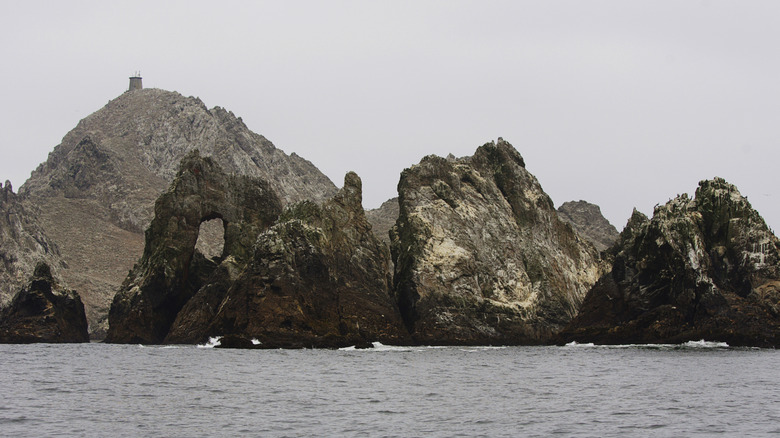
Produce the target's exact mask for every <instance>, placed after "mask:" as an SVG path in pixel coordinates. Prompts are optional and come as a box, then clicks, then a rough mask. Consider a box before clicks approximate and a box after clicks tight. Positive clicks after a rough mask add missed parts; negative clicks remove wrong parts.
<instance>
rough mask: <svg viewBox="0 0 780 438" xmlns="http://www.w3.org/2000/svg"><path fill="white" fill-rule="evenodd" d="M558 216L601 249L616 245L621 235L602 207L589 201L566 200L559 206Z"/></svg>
mask: <svg viewBox="0 0 780 438" xmlns="http://www.w3.org/2000/svg"><path fill="white" fill-rule="evenodd" d="M558 217H559V218H560V219H561V220H562V221H564V222H566V223H568V224H570V225H571V226H572V228H574V231H576V232H577V233H578V234H579V235H580V237H582V238H584V239H585V240H587V241H588V242H590V243H592V244H593V246H595V247H596V249H598V250H599V251H606V250H607V248H609V247H611V246H612V245H614V244H615V242H617V239H618V236H619V235H620V233H618V230H617V229H616V228H615V227H614V226H613V225H612V224H610V223H609V221H608V220H607V218H605V217H604V216H603V215H602V214H601V208H599V206H598V205H595V204H591V203H589V202H585V201H576V202H575V201H569V202H564V203H563V204H562V205H561V206H560V207H558Z"/></svg>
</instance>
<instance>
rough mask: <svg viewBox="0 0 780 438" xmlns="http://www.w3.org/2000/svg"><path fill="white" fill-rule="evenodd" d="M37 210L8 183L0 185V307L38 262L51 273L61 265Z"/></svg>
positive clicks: (26, 280)
mask: <svg viewBox="0 0 780 438" xmlns="http://www.w3.org/2000/svg"><path fill="white" fill-rule="evenodd" d="M39 215H40V212H39V211H38V209H37V208H35V206H34V205H30V204H29V203H26V202H24V199H22V198H21V197H19V196H18V195H17V194H16V193H14V191H13V188H12V187H11V183H10V182H9V181H6V182H5V186H2V187H0V308H2V307H4V306H6V305H8V304H9V303H10V302H11V298H13V296H14V295H15V294H16V293H18V292H19V291H20V290H22V288H23V287H24V286H25V285H26V283H27V282H28V281H29V278H30V276H31V275H32V274H33V272H34V270H35V266H36V264H37V263H38V262H41V261H43V262H46V263H47V264H48V265H49V266H50V267H51V268H52V269H53V270H54V271H55V272H59V270H60V269H62V268H63V266H64V265H63V262H62V259H61V257H60V253H59V249H58V247H57V245H56V244H55V243H54V242H53V241H52V240H51V239H49V237H48V236H47V235H46V234H45V233H44V232H43V229H42V228H41V226H40V225H39V223H38V220H37V218H38V216H39Z"/></svg>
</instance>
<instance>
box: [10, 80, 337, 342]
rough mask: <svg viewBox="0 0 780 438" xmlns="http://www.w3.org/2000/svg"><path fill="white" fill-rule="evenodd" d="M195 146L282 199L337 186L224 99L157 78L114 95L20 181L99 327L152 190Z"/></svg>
mask: <svg viewBox="0 0 780 438" xmlns="http://www.w3.org/2000/svg"><path fill="white" fill-rule="evenodd" d="M195 148H198V149H200V152H201V153H202V154H204V155H208V156H212V157H214V160H215V161H216V162H217V163H218V164H219V165H220V166H222V168H223V169H225V171H226V172H228V173H233V174H241V175H248V176H254V177H260V178H263V179H265V180H267V181H268V182H269V184H270V185H271V187H272V188H273V189H274V191H275V192H276V193H277V194H278V195H279V196H280V198H281V200H282V203H283V204H285V203H292V202H297V201H300V200H304V199H313V200H316V201H318V202H320V201H322V200H325V199H327V198H329V197H331V196H333V194H335V193H336V187H335V185H333V183H332V182H331V181H330V180H329V179H328V178H327V177H326V176H325V175H323V174H322V173H321V172H320V171H319V170H318V169H317V168H316V167H315V166H314V165H312V164H311V163H310V162H308V161H306V160H305V159H303V158H301V157H299V156H297V155H296V154H290V155H287V154H285V153H284V152H283V151H282V150H280V149H278V148H276V147H275V146H274V145H273V144H272V143H271V142H270V141H268V140H267V139H266V138H264V137H263V136H261V135H258V134H256V133H254V132H252V131H250V130H249V129H248V128H247V126H246V125H245V124H244V123H243V121H242V120H241V118H239V117H236V116H234V115H233V113H231V112H229V111H227V110H225V109H223V108H220V107H214V108H211V109H208V108H207V107H206V106H205V105H204V104H203V102H201V101H200V99H197V98H194V97H184V96H182V95H180V94H179V93H175V92H170V91H165V90H159V89H153V88H146V89H140V90H135V91H131V92H126V93H124V94H122V95H121V96H119V97H117V98H116V99H113V100H111V101H110V102H109V103H108V104H107V105H106V106H105V107H103V108H102V109H100V110H98V111H96V112H95V113H93V114H91V115H89V116H88V117H86V118H84V119H83V120H81V121H80V122H79V124H78V126H76V127H75V128H74V129H73V130H71V131H70V132H69V133H67V135H65V137H64V138H63V139H62V142H61V143H60V144H59V145H58V146H57V147H55V148H54V150H53V151H52V152H51V153H50V154H49V157H48V159H47V160H46V162H45V163H42V164H41V165H40V166H38V168H37V169H36V170H35V171H34V172H33V173H32V176H31V177H30V179H29V180H28V181H27V182H25V184H24V185H23V186H22V187H21V189H20V194H22V195H24V196H25V197H26V198H27V199H28V200H29V203H30V204H31V205H34V207H35V208H36V210H37V211H38V212H39V213H40V214H39V215H37V216H36V220H38V221H39V223H40V226H41V228H42V229H43V230H44V231H45V232H46V234H47V235H48V236H49V238H50V239H51V240H52V241H53V242H55V243H56V244H57V246H58V247H59V251H60V253H61V254H62V258H63V260H64V262H65V263H66V264H67V268H65V267H63V268H62V269H59V270H58V269H57V268H55V267H54V265H53V264H52V268H53V269H55V271H57V272H59V274H60V275H61V278H62V280H63V281H64V282H65V283H67V284H68V285H69V286H70V287H72V288H75V289H76V290H78V291H79V292H80V293H81V295H82V298H83V299H84V304H85V306H86V308H87V317H88V319H89V321H90V330H91V331H93V332H94V334H95V335H96V336H97V337H100V336H101V334H104V333H105V326H104V325H101V324H99V323H98V322H99V321H100V320H101V319H104V318H105V316H106V315H107V313H108V308H109V306H110V304H111V300H112V298H113V296H114V294H115V293H116V291H117V289H118V288H119V286H120V285H121V283H122V281H123V279H124V278H125V277H126V276H127V271H128V270H129V269H131V268H132V266H133V264H134V263H135V262H136V261H137V260H138V258H139V257H140V256H141V253H142V251H143V248H144V236H143V231H144V230H145V229H146V228H147V227H148V226H149V223H150V221H151V219H152V217H153V216H154V202H155V200H156V199H157V197H158V196H160V194H162V193H163V192H164V191H165V190H167V189H168V187H169V186H170V183H171V181H172V180H173V178H174V176H175V175H176V172H177V170H178V167H179V162H180V161H181V160H182V158H184V156H185V155H186V154H187V153H188V152H190V151H192V150H193V149H195ZM29 273H31V271H30V272H28V273H27V274H26V275H25V276H23V277H22V278H26V276H27V275H29ZM0 275H2V274H0Z"/></svg>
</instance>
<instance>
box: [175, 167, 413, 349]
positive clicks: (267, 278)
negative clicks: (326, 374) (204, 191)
mask: <svg viewBox="0 0 780 438" xmlns="http://www.w3.org/2000/svg"><path fill="white" fill-rule="evenodd" d="M361 199H362V190H361V181H360V178H358V176H357V175H356V174H354V173H348V174H347V176H346V177H345V179H344V187H343V188H342V189H341V191H339V193H338V194H337V195H336V196H335V197H333V198H332V199H330V200H327V201H325V202H324V203H323V204H322V205H321V206H318V205H316V204H314V203H312V202H303V203H299V204H296V205H293V206H292V207H290V208H288V209H287V210H286V211H285V212H284V213H283V214H282V217H281V218H280V219H279V221H278V222H277V223H276V224H275V225H274V226H273V227H271V228H270V229H269V230H267V231H265V232H263V233H262V234H261V235H260V236H259V237H258V240H257V244H256V246H255V254H254V258H253V260H252V262H251V263H250V264H249V266H248V267H247V268H246V270H245V271H244V272H243V273H242V274H241V275H240V276H239V277H238V279H237V280H236V282H235V283H234V284H233V285H232V286H231V287H230V289H229V291H228V292H227V294H226V297H225V298H224V299H223V301H222V303H221V305H220V306H219V312H218V313H217V315H216V317H215V318H214V321H213V323H212V324H211V326H210V327H209V329H208V330H209V332H210V334H212V335H214V334H223V335H233V336H241V337H244V338H245V339H250V338H255V339H257V340H259V341H260V342H261V345H262V346H264V347H311V346H314V347H342V346H348V345H355V344H358V345H366V344H368V343H370V342H372V341H380V342H384V343H392V344H399V343H408V342H409V337H408V334H407V333H406V330H405V328H404V325H403V322H402V320H401V317H400V314H399V312H398V308H397V306H396V305H395V304H394V302H393V300H392V294H391V292H390V291H391V272H390V254H389V252H388V250H387V247H386V246H385V245H384V244H382V242H380V241H379V240H378V239H377V238H376V237H375V236H374V235H373V233H372V232H371V226H370V224H369V223H368V221H367V220H366V217H365V214H364V212H363V207H362V204H361ZM182 332H184V331H182ZM188 332H189V333H192V331H189V330H188Z"/></svg>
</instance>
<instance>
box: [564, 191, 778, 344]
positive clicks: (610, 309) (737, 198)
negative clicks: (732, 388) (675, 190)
mask: <svg viewBox="0 0 780 438" xmlns="http://www.w3.org/2000/svg"><path fill="white" fill-rule="evenodd" d="M610 252H611V253H612V257H614V262H613V267H612V271H611V272H610V273H608V274H606V275H604V276H603V277H602V278H601V279H600V280H599V281H598V283H597V284H596V285H595V286H594V287H593V289H592V290H591V291H589V293H588V295H587V297H586V299H585V302H584V304H583V306H582V309H581V311H580V314H579V315H578V316H577V318H575V319H574V320H573V321H572V322H571V324H570V325H569V326H568V327H567V328H566V330H565V331H564V332H563V333H562V334H561V340H560V342H569V341H577V342H594V343H600V344H630V343H679V342H685V341H691V340H700V339H705V340H709V341H722V342H728V343H729V344H730V345H751V346H761V347H777V346H780V241H778V239H777V237H776V236H775V235H774V234H773V233H772V232H771V231H770V230H769V228H768V227H767V225H766V223H765V222H764V220H763V219H762V218H761V216H760V215H759V214H758V212H756V211H755V210H754V209H753V208H752V206H751V205H750V203H749V202H748V200H747V198H746V197H743V196H742V195H741V194H740V193H739V191H738V190H737V188H736V187H735V186H733V185H731V184H729V183H727V182H726V181H724V180H723V179H721V178H715V179H713V180H707V181H702V182H700V183H699V187H698V189H697V190H696V195H695V198H694V199H691V198H689V197H688V195H682V196H678V197H677V198H675V199H673V200H671V201H669V202H668V203H666V204H665V205H661V206H657V207H656V208H655V211H654V213H653V217H652V219H648V218H647V217H646V216H644V215H642V214H641V213H639V212H637V211H634V214H633V215H632V217H631V219H630V220H629V222H628V225H627V226H626V228H625V229H624V230H623V232H622V233H621V235H620V238H619V241H618V243H617V244H616V246H615V247H613V248H612V249H611V250H610Z"/></svg>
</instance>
